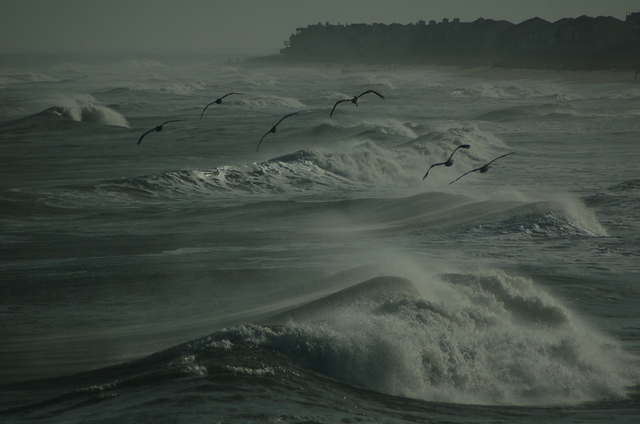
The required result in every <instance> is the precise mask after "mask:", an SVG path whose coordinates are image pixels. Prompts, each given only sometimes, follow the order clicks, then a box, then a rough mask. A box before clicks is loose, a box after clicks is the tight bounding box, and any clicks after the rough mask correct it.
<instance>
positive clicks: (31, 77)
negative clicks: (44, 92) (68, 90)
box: [0, 72, 60, 84]
mask: <svg viewBox="0 0 640 424" xmlns="http://www.w3.org/2000/svg"><path fill="white" fill-rule="evenodd" d="M56 81H60V80H59V79H56V78H53V77H50V76H48V75H44V74H37V73H33V72H25V73H3V74H0V84H23V83H29V82H56Z"/></svg>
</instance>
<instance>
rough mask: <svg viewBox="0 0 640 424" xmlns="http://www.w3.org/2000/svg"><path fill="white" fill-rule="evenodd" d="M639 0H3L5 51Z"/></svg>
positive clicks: (511, 14) (545, 11) (264, 39)
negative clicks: (320, 23) (317, 24)
mask: <svg viewBox="0 0 640 424" xmlns="http://www.w3.org/2000/svg"><path fill="white" fill-rule="evenodd" d="M638 11H640V1H639V0H394V1H389V0H226V1H224V0H0V52H16V51H25V50H26V51H99V52H103V51H114V52H127V51H134V52H143V51H161V50H165V51H176V50H185V51H219V50H221V49H237V50H242V51H251V52H256V51H260V52H264V53H277V52H278V50H279V49H280V48H281V47H283V43H284V41H285V40H287V39H288V38H289V36H290V35H291V34H292V33H293V32H294V31H295V28H296V27H304V26H307V25H308V24H315V23H318V22H323V23H324V22H327V21H328V22H330V23H333V24H337V23H374V22H379V23H386V24H390V23H395V22H397V23H401V24H407V23H411V22H417V21H419V20H421V19H423V20H425V21H429V20H430V19H435V20H442V18H449V19H452V18H460V20H461V21H463V22H465V21H466V22H469V21H473V20H476V19H478V18H480V17H483V18H491V19H505V20H508V21H510V22H513V23H515V24H517V23H519V22H522V21H523V20H526V19H529V18H532V17H535V16H538V17H541V18H543V19H546V20H548V21H552V22H553V21H556V20H558V19H561V18H565V17H578V16H581V15H587V16H599V15H605V16H614V17H616V18H618V19H622V20H624V19H625V16H626V13H627V12H638Z"/></svg>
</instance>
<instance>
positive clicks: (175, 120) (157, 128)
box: [138, 119, 184, 144]
mask: <svg viewBox="0 0 640 424" xmlns="http://www.w3.org/2000/svg"><path fill="white" fill-rule="evenodd" d="M179 121H184V119H173V120H171V121H167V122H164V123H162V124H160V125H157V126H156V127H155V128H154V129H152V130H149V131H147V132H146V133H144V134H142V135H141V136H140V139H139V140H138V144H140V143H141V142H142V139H143V138H144V136H145V135H147V134H149V133H152V132H154V131H162V126H163V125H166V124H168V123H169V122H179Z"/></svg>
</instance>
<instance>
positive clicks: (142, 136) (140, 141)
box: [138, 128, 156, 144]
mask: <svg viewBox="0 0 640 424" xmlns="http://www.w3.org/2000/svg"><path fill="white" fill-rule="evenodd" d="M155 130H156V129H155V128H153V129H150V130H149V131H147V132H146V133H144V134H142V135H141V136H140V139H139V140H138V144H140V143H142V139H143V138H144V136H145V135H147V134H149V133H151V132H154V131H155Z"/></svg>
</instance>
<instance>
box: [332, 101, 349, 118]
mask: <svg viewBox="0 0 640 424" xmlns="http://www.w3.org/2000/svg"><path fill="white" fill-rule="evenodd" d="M348 101H351V99H344V100H338V101H337V102H336V104H335V105H333V109H331V113H330V114H329V118H331V117H332V116H333V111H334V110H336V106H338V105H339V104H340V103H342V102H348Z"/></svg>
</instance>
